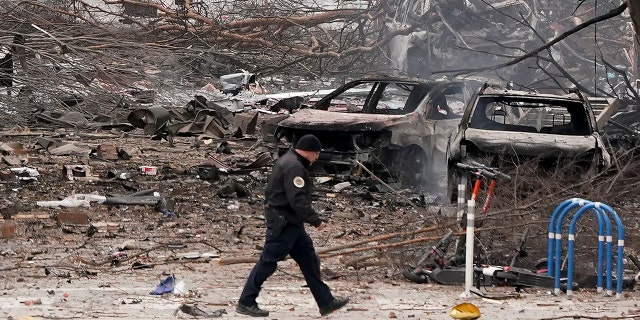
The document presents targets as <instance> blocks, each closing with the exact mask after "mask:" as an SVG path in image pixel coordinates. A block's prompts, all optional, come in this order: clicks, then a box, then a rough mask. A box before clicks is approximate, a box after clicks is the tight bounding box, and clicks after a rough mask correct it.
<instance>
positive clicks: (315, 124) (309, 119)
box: [278, 109, 410, 131]
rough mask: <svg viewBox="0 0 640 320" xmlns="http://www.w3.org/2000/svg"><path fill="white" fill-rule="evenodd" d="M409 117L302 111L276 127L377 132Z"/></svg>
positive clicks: (313, 110)
mask: <svg viewBox="0 0 640 320" xmlns="http://www.w3.org/2000/svg"><path fill="white" fill-rule="evenodd" d="M409 116H410V114H407V115H381V114H367V113H341V112H333V111H325V110H315V109H302V110H300V111H298V112H296V113H294V114H292V115H291V116H290V117H288V118H286V119H284V120H282V121H280V123H279V124H278V126H280V127H285V128H292V129H305V130H329V131H379V130H382V129H384V128H386V127H388V126H391V125H394V124H398V123H399V122H403V121H406V119H407V117H409Z"/></svg>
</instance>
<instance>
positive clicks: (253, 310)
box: [236, 303, 269, 317]
mask: <svg viewBox="0 0 640 320" xmlns="http://www.w3.org/2000/svg"><path fill="white" fill-rule="evenodd" d="M236 312H237V313H240V314H244V315H247V316H252V317H268V316H269V311H267V310H262V309H260V307H258V305H257V304H254V305H252V306H245V305H244V304H242V303H238V305H237V306H236Z"/></svg>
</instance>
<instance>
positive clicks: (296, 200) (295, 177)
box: [265, 150, 322, 227]
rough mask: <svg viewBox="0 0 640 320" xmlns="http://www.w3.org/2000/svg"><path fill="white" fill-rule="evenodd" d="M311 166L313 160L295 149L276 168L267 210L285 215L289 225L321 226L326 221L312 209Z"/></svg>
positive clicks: (279, 161) (268, 194)
mask: <svg viewBox="0 0 640 320" xmlns="http://www.w3.org/2000/svg"><path fill="white" fill-rule="evenodd" d="M308 167H309V160H307V159H305V158H304V157H303V156H301V155H299V154H298V153H296V152H295V151H294V150H290V151H288V152H287V153H285V154H284V155H283V156H282V157H280V159H278V161H277V162H276V164H275V165H274V166H273V172H272V173H271V176H270V177H269V182H268V183H267V189H266V191H265V200H266V205H267V210H274V211H276V212H277V213H278V214H280V215H283V216H284V217H285V219H286V221H287V223H288V224H294V225H299V226H302V225H303V224H304V223H305V222H306V223H309V224H311V225H312V226H314V227H317V226H319V225H320V224H321V223H322V221H321V220H320V217H319V216H318V213H317V212H316V211H315V210H313V208H312V207H311V191H312V188H313V183H312V181H311V179H309V170H308Z"/></svg>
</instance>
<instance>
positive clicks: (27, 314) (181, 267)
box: [0, 261, 640, 320]
mask: <svg viewBox="0 0 640 320" xmlns="http://www.w3.org/2000/svg"><path fill="white" fill-rule="evenodd" d="M251 267H252V265H251V264H237V265H219V264H217V263H216V262H215V261H212V262H208V263H195V264H194V263H190V264H181V263H176V264H165V265H159V266H156V267H155V268H152V269H138V270H132V269H131V268H120V269H118V268H116V269H104V271H98V273H97V275H96V274H94V273H93V272H88V273H87V275H86V276H83V277H76V276H72V277H66V276H65V273H64V270H63V269H55V267H52V268H51V270H52V272H54V273H55V274H56V275H58V276H57V277H56V276H52V274H49V275H48V276H45V275H44V274H40V273H41V271H39V270H28V269H24V268H21V269H19V270H12V271H5V272H3V274H2V275H0V289H1V290H0V306H1V307H0V318H1V319H14V320H17V319H23V320H26V319H194V317H193V316H191V315H188V314H186V313H184V312H182V311H179V308H180V306H181V305H183V304H185V303H187V304H194V303H195V304H196V305H197V306H198V308H199V309H201V310H204V311H206V312H208V313H213V312H214V311H220V310H222V309H224V310H225V312H226V313H224V314H222V316H221V317H220V318H221V319H249V318H250V317H247V316H243V315H239V314H237V313H236V312H235V303H236V300H237V298H238V296H239V295H240V291H241V287H242V286H243V284H244V280H245V277H246V276H247V275H248V273H249V271H250V269H251ZM16 272H18V273H19V274H21V275H17V274H16ZM170 274H174V275H175V277H176V279H177V281H178V282H179V281H183V283H184V284H185V288H184V291H183V293H182V294H166V295H162V296H157V295H150V294H149V293H150V292H151V291H153V290H154V289H155V287H156V285H157V284H159V283H160V281H161V280H162V279H164V278H165V277H166V276H167V275H170ZM327 284H329V286H330V287H331V288H332V290H333V293H334V295H339V296H347V297H349V298H350V299H351V301H350V303H349V304H348V305H347V306H346V307H345V308H343V309H340V310H338V311H336V312H334V313H333V314H331V315H329V316H326V317H321V316H320V314H319V312H318V309H317V306H316V305H315V302H314V301H313V298H312V296H311V293H310V292H309V290H308V289H307V288H306V287H304V285H305V284H304V280H303V279H302V277H301V275H300V271H299V270H298V269H297V267H296V265H295V264H294V263H293V262H290V261H285V262H282V263H280V264H279V270H278V271H277V272H276V273H275V274H274V275H273V276H272V277H271V278H269V280H268V281H267V282H266V283H265V285H264V289H263V291H262V293H261V295H260V297H259V298H258V303H259V304H260V306H261V307H262V308H264V309H267V310H269V311H270V315H269V317H267V318H266V319H350V320H353V319H413V320H415V319H436V320H437V319H452V318H451V316H450V315H449V312H450V311H451V308H452V307H453V306H455V305H457V304H460V303H463V302H470V303H472V304H474V305H476V306H477V307H478V308H479V309H480V311H481V313H482V316H481V319H563V318H566V319H581V318H585V319H586V317H588V318H589V319H609V318H621V317H624V318H625V319H640V303H639V302H638V298H639V297H640V295H638V293H637V292H636V291H625V292H624V293H623V295H622V297H621V298H616V297H605V296H602V295H600V294H596V293H595V292H593V291H584V292H576V294H575V296H574V297H572V298H571V299H568V298H567V297H566V296H565V295H559V296H554V295H552V294H551V291H550V290H547V289H545V288H527V289H526V290H525V291H524V292H522V293H521V294H520V297H519V298H510V299H505V300H497V299H486V298H480V297H476V296H473V297H461V294H462V293H463V292H464V289H463V286H443V285H434V284H415V283H411V282H408V281H404V280H403V279H402V278H401V276H399V277H398V276H396V275H392V276H390V277H389V278H388V279H384V280H372V279H368V277H367V272H366V271H365V270H361V271H358V273H357V275H356V276H353V277H349V278H346V277H341V278H338V279H333V280H327ZM483 290H484V291H485V292H490V293H492V294H501V293H507V294H510V295H513V294H514V292H515V291H514V289H513V288H508V287H500V288H485V289H483ZM633 315H638V316H637V317H633ZM606 317H609V318H606Z"/></svg>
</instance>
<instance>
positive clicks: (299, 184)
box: [293, 177, 304, 188]
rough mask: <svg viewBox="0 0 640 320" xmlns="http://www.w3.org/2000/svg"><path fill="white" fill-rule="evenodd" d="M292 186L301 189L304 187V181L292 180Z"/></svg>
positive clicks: (300, 178) (299, 178)
mask: <svg viewBox="0 0 640 320" xmlns="http://www.w3.org/2000/svg"><path fill="white" fill-rule="evenodd" d="M293 185H294V186H296V187H298V188H303V187H304V179H302V177H295V178H293Z"/></svg>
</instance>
